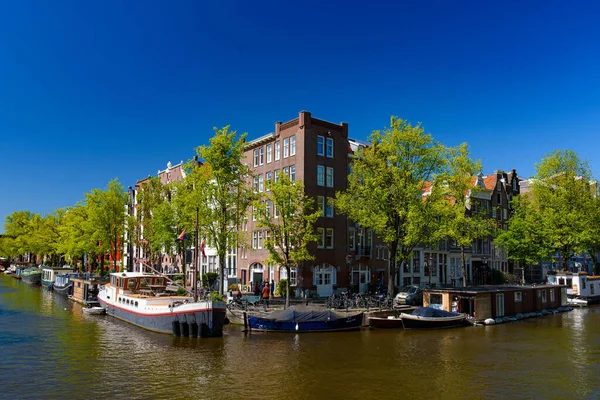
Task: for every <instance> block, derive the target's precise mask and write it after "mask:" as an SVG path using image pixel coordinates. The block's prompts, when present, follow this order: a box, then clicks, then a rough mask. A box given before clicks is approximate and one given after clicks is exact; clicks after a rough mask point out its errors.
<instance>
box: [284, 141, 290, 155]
mask: <svg viewBox="0 0 600 400" xmlns="http://www.w3.org/2000/svg"><path fill="white" fill-rule="evenodd" d="M289 156H290V138H285V139H283V158H286V157H289Z"/></svg>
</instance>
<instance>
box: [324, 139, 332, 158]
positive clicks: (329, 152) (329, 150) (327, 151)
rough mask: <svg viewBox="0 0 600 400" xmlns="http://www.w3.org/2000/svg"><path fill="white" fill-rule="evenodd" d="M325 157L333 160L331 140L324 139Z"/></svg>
mask: <svg viewBox="0 0 600 400" xmlns="http://www.w3.org/2000/svg"><path fill="white" fill-rule="evenodd" d="M325 155H326V156H327V157H329V158H333V138H325Z"/></svg>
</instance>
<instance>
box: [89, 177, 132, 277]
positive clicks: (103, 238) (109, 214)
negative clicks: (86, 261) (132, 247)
mask: <svg viewBox="0 0 600 400" xmlns="http://www.w3.org/2000/svg"><path fill="white" fill-rule="evenodd" d="M127 202H128V195H127V193H126V192H125V190H124V189H123V185H121V183H120V182H119V181H118V180H117V179H113V180H112V181H110V182H109V183H108V187H107V188H106V190H100V189H93V190H92V191H91V192H89V193H86V206H87V209H88V221H87V224H86V227H87V230H88V232H91V233H92V234H91V238H92V239H93V240H94V241H97V242H98V247H99V250H100V252H101V253H103V254H106V253H108V254H110V256H111V257H112V260H113V266H112V267H113V269H114V270H115V271H117V252H119V250H120V249H121V243H122V241H123V237H124V233H125V227H126V208H125V207H126V205H127Z"/></svg>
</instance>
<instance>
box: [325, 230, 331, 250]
mask: <svg viewBox="0 0 600 400" xmlns="http://www.w3.org/2000/svg"><path fill="white" fill-rule="evenodd" d="M325 247H326V248H328V249H333V229H332V228H327V229H325Z"/></svg>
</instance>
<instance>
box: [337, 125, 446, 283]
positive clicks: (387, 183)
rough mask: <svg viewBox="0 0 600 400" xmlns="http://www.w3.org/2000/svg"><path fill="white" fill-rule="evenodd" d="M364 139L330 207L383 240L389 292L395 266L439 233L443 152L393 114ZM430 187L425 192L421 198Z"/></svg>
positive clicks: (444, 161)
mask: <svg viewBox="0 0 600 400" xmlns="http://www.w3.org/2000/svg"><path fill="white" fill-rule="evenodd" d="M369 141H370V142H371V145H370V146H369V147H366V148H363V149H360V150H358V152H357V153H356V154H355V155H354V157H353V159H352V160H351V162H352V172H351V173H350V175H349V176H348V189H347V190H345V191H343V192H339V193H337V195H336V199H337V200H336V206H337V208H338V209H339V210H340V211H341V212H342V213H344V214H347V215H348V217H349V218H350V219H352V220H354V221H355V222H357V223H359V224H360V225H361V226H363V227H365V228H369V229H373V231H374V232H375V233H376V234H377V235H378V236H379V237H380V238H381V240H382V241H383V242H384V243H385V244H386V247H387V250H388V251H389V254H390V256H389V257H390V263H389V268H388V293H389V294H390V295H391V294H392V293H393V291H394V278H395V276H396V274H397V271H398V267H399V266H400V265H401V264H402V263H408V262H409V260H410V257H411V256H412V252H413V249H414V248H415V247H416V246H418V245H419V244H422V243H425V242H427V241H428V240H430V239H433V238H435V237H436V234H437V232H439V224H438V220H437V218H438V217H439V215H440V212H441V209H440V207H442V203H441V202H442V201H445V200H444V197H443V190H442V185H439V184H437V183H438V178H439V177H440V176H441V175H442V174H443V173H444V172H445V169H446V157H447V151H446V148H445V147H444V146H443V145H442V144H440V143H437V142H436V141H435V140H434V139H433V137H432V136H431V135H430V134H426V133H425V131H424V129H423V128H422V127H421V126H420V125H416V126H413V125H411V124H410V123H408V122H407V121H405V120H403V119H401V118H398V117H391V119H390V127H389V128H386V129H384V130H382V131H379V130H378V131H374V132H373V133H372V134H371V136H370V137H369ZM430 185H431V193H430V194H429V195H427V196H423V194H424V192H425V191H426V190H427V188H428V187H429V186H430Z"/></svg>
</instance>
